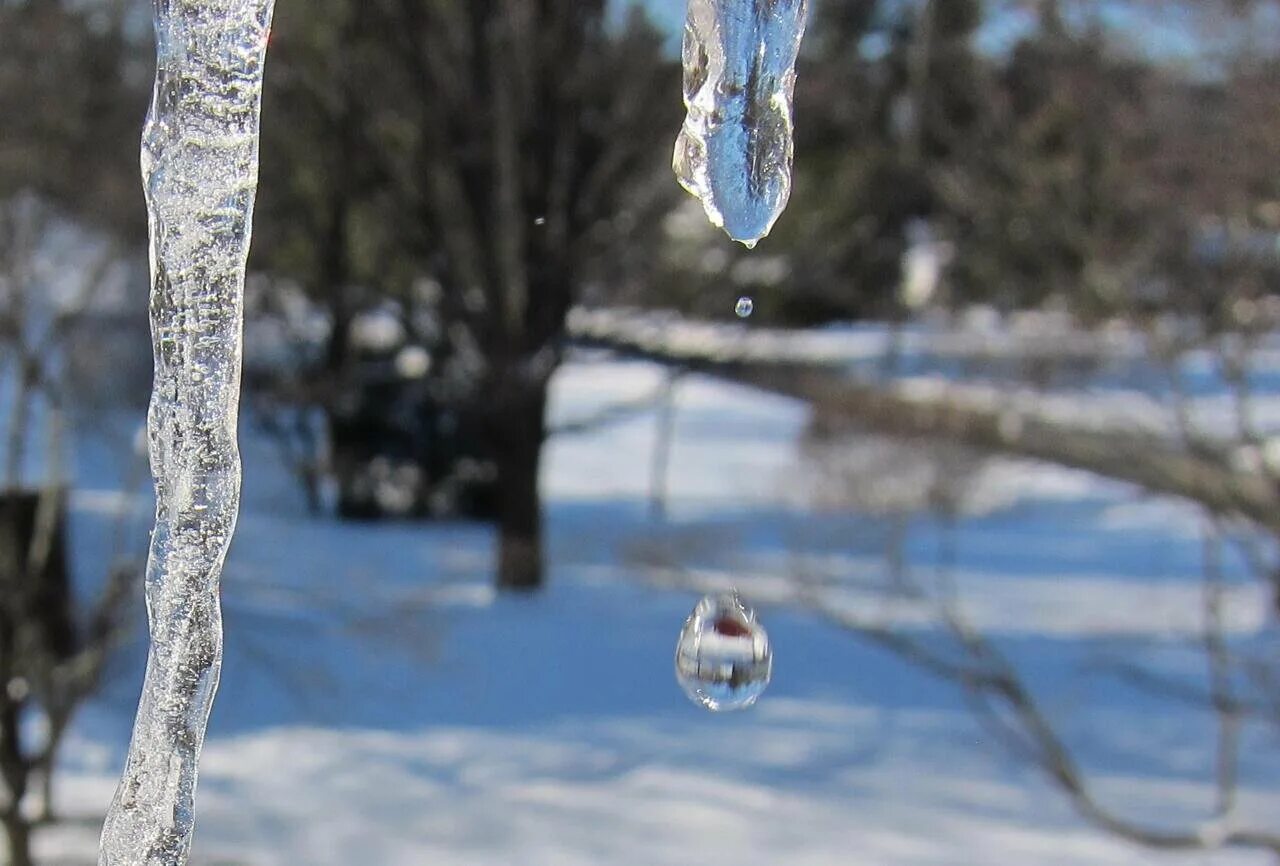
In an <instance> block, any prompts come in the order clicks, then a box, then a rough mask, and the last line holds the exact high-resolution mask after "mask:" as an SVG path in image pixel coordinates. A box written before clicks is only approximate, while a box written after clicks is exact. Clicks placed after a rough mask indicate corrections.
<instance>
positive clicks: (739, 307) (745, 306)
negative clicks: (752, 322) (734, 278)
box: [733, 295, 756, 319]
mask: <svg viewBox="0 0 1280 866" xmlns="http://www.w3.org/2000/svg"><path fill="white" fill-rule="evenodd" d="M755 309H756V302H755V301H753V300H751V299H750V298H748V297H747V296H746V295H743V296H742V297H741V298H738V303H737V304H735V305H734V307H733V312H734V313H736V314H737V316H738V318H739V319H745V318H747V317H749V316H750V315H751V314H752V313H754V312H755Z"/></svg>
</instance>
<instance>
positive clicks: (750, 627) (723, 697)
mask: <svg viewBox="0 0 1280 866" xmlns="http://www.w3.org/2000/svg"><path fill="white" fill-rule="evenodd" d="M772 675H773V650H772V649H771V648H770V646H769V635H768V634H766V633H765V630H764V627H763V626H761V625H760V623H758V622H756V614H755V611H753V610H751V608H749V607H747V606H746V605H744V604H743V603H742V601H741V600H740V599H739V598H738V594H737V593H736V592H734V593H725V594H723V595H709V596H707V597H706V598H704V599H702V601H700V602H698V606H697V607H695V608H694V609H693V613H691V614H690V615H689V618H688V619H687V620H685V623H684V628H683V629H681V630H680V639H679V641H677V642H676V680H677V681H678V682H679V683H680V687H681V688H683V689H684V692H685V694H687V695H688V696H689V700H691V701H693V702H694V703H695V704H698V705H699V706H702V707H706V708H707V709H708V710H712V711H713V712H721V711H724V710H744V709H746V708H747V707H749V706H751V705H752V704H754V703H755V702H756V700H757V699H759V697H760V695H762V694H763V693H764V690H765V688H766V687H767V686H768V685H769V678H770V677H771V676H772Z"/></svg>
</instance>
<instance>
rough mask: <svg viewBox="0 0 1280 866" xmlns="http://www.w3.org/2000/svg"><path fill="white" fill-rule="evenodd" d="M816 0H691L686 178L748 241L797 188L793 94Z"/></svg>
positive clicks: (679, 145) (719, 218)
mask: <svg viewBox="0 0 1280 866" xmlns="http://www.w3.org/2000/svg"><path fill="white" fill-rule="evenodd" d="M807 7H808V0H689V13H688V17H687V19H686V22H685V28H684V101H685V105H687V106H688V109H689V114H688V117H687V118H686V119H685V122H684V128H683V129H682V130H681V131H680V137H679V139H677V140H676V151H675V158H674V160H673V167H674V168H675V172H676V176H677V177H678V178H679V179H680V184H681V185H682V186H683V187H684V188H685V189H687V190H688V191H689V192H691V193H693V194H694V195H695V196H697V197H698V198H699V199H701V200H702V205H703V207H704V208H705V209H706V211H707V217H708V218H709V219H710V220H711V222H712V223H714V224H715V225H717V226H720V227H721V228H723V229H724V230H725V232H726V233H727V234H728V235H729V237H731V238H733V239H734V240H736V241H741V242H742V243H744V244H746V245H747V247H748V248H750V247H753V246H755V244H756V242H757V241H758V240H760V239H761V238H762V237H764V236H765V235H767V234H768V233H769V230H770V229H771V228H773V224H774V221H776V220H777V219H778V216H779V215H780V214H781V213H782V210H783V208H785V207H786V206H787V199H788V198H789V197H790V195H791V154H792V141H791V94H792V91H793V89H794V87H795V79H796V74H795V64H796V55H797V53H798V52H799V50H800V38H801V36H802V35H803V34H804V24H805V15H806V12H807V11H808V10H807Z"/></svg>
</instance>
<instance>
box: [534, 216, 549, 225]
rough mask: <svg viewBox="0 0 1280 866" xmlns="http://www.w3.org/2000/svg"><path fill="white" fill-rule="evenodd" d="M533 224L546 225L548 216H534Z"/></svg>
mask: <svg viewBox="0 0 1280 866" xmlns="http://www.w3.org/2000/svg"><path fill="white" fill-rule="evenodd" d="M533 224H534V225H535V226H545V225H546V224H547V218H546V217H534V218H533Z"/></svg>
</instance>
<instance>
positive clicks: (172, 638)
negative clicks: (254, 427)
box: [98, 0, 273, 866]
mask: <svg viewBox="0 0 1280 866" xmlns="http://www.w3.org/2000/svg"><path fill="white" fill-rule="evenodd" d="M153 2H154V15H155V31H156V53H157V64H156V84H155V91H154V94H153V99H152V104H151V111H150V112H149V114H148V115H147V121H146V125H145V127H144V129H143V134H142V176H143V186H144V190H145V193H146V200H147V208H148V216H149V221H150V232H151V277H152V288H151V330H152V347H153V349H154V352H155V380H154V385H153V391H152V395H151V406H150V409H149V412H148V416H147V435H148V447H149V451H150V456H151V470H152V474H153V476H154V477H155V487H156V522H155V531H154V532H153V533H152V537H151V550H150V556H149V558H148V561H147V573H146V600H147V616H148V619H149V622H150V627H151V648H150V653H149V655H148V658H147V668H146V675H145V680H144V683H143V689H142V697H141V699H140V700H139V703H138V715H137V719H136V721H135V723H134V729H133V739H132V741H131V743H130V746H129V754H128V758H127V759H126V763H125V769H124V777H123V779H122V780H121V782H120V786H119V788H118V789H117V790H116V795H115V799H114V800H113V801H112V804H111V808H110V810H109V812H108V813H107V819H106V823H105V825H104V826H103V830H102V846H101V849H100V853H99V859H98V862H99V864H100V866H144V864H145V866H179V864H183V863H185V862H186V860H187V854H188V851H189V850H190V847H191V833H192V829H193V824H194V816H193V812H192V801H193V796H194V794H195V787H196V769H197V762H198V760H199V756H200V747H201V744H202V743H203V741H204V733H205V725H206V723H207V721H208V717H209V708H210V706H211V704H212V701H213V694H214V691H215V690H216V688H217V685H218V672H219V668H220V665H221V658H222V614H221V610H220V607H219V603H218V577H219V575H220V573H221V571H222V564H223V560H224V558H225V557H226V553H227V547H228V545H229V544H230V541H231V534H232V532H233V530H234V529H235V522H236V512H237V510H238V507H239V501H240V455H239V451H238V449H237V446H236V417H237V413H238V407H239V393H240V360H241V330H242V320H243V294H244V277H245V260H246V257H247V255H248V251H249V237H250V234H251V226H252V212H253V201H254V194H255V192H256V189H257V174H258V122H259V116H260V105H261V96H262V65H263V59H264V55H265V53H266V47H267V36H268V33H269V30H270V23H271V13H272V6H273V3H272V0H153Z"/></svg>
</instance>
